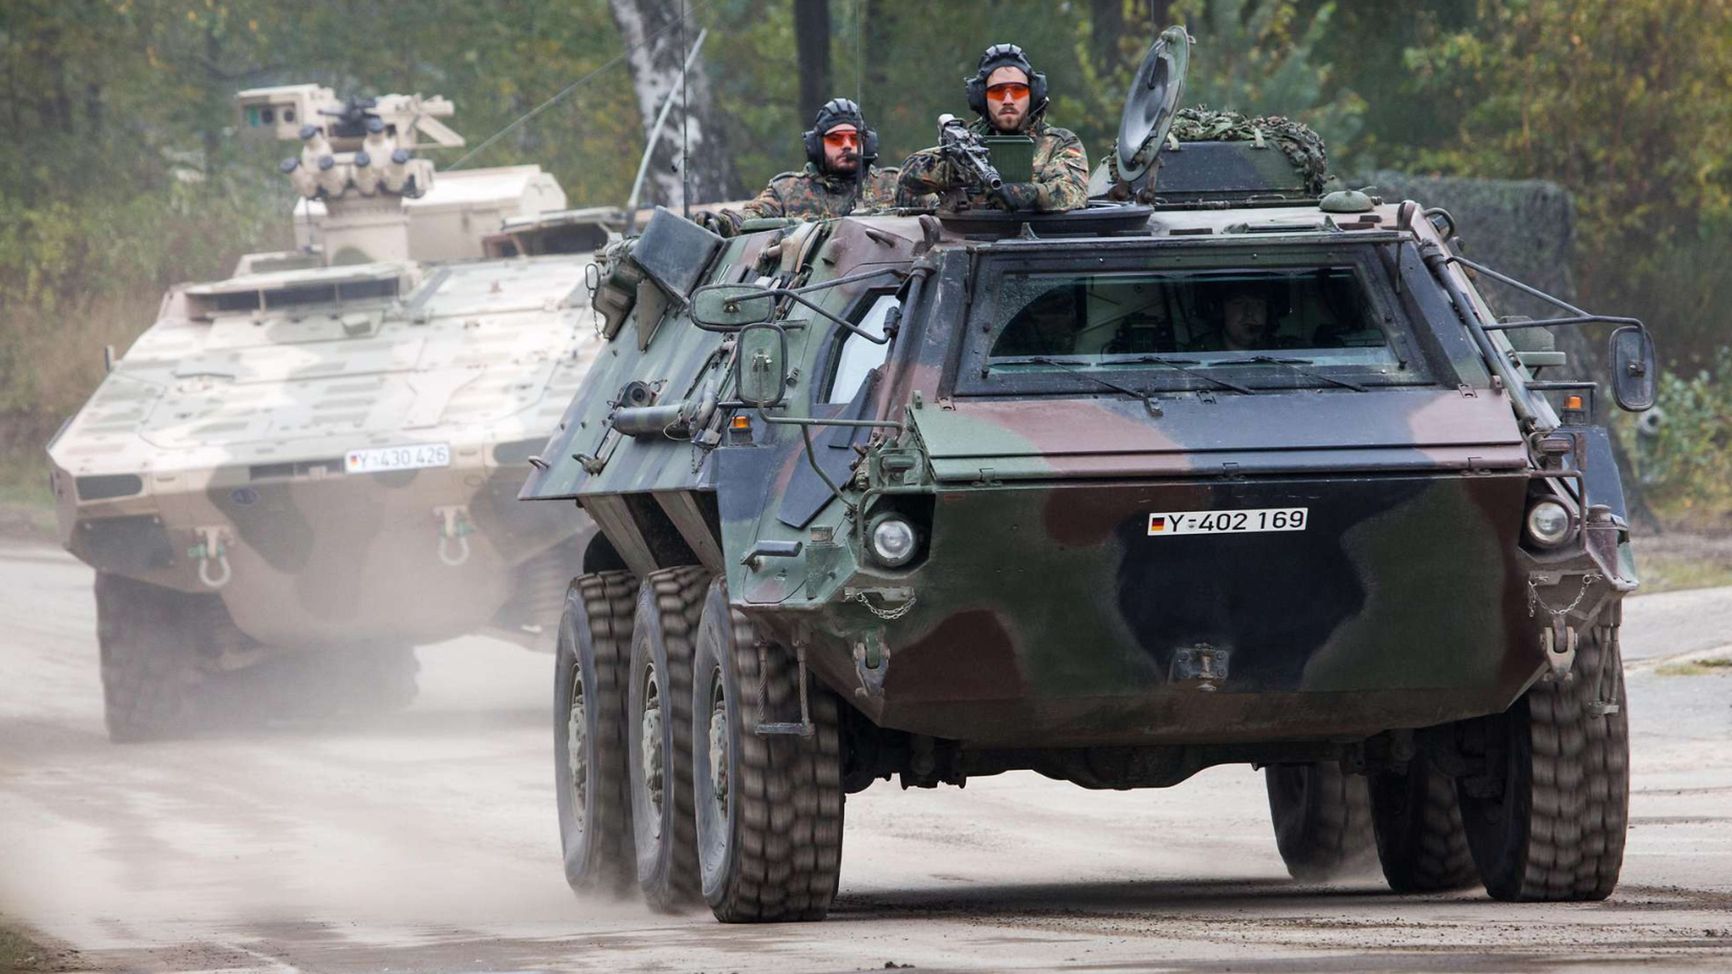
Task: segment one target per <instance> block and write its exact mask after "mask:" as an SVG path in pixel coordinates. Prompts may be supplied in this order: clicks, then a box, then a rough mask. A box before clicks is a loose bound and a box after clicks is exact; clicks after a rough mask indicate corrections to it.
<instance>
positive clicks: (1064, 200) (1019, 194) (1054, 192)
mask: <svg viewBox="0 0 1732 974" xmlns="http://www.w3.org/2000/svg"><path fill="white" fill-rule="evenodd" d="M965 84H966V86H967V92H968V107H969V108H972V109H973V110H974V111H975V113H976V114H978V115H979V116H980V118H979V119H978V120H976V121H975V122H973V123H972V124H971V125H970V126H969V129H970V131H972V132H974V133H975V134H976V135H990V134H1000V135H1012V134H1023V135H1028V136H1031V137H1033V139H1034V180H1033V181H1032V182H1027V183H1005V184H1004V186H1003V187H1001V188H1000V189H998V190H997V191H996V192H992V193H988V192H986V191H984V190H981V189H980V188H978V187H971V186H969V185H968V183H967V180H966V179H965V178H964V177H963V176H962V175H961V174H960V173H959V172H958V171H957V169H956V167H955V166H954V165H952V164H951V162H950V161H949V160H948V159H946V158H945V157H944V155H943V153H942V151H941V150H939V149H938V148H931V149H924V150H922V151H920V152H916V153H915V154H914V155H912V156H909V157H908V160H907V161H906V162H904V163H903V164H902V177H901V181H900V184H899V185H898V187H897V190H898V194H897V195H898V199H899V200H900V201H901V202H903V203H904V204H905V205H912V204H913V202H914V201H915V200H916V199H918V198H919V197H921V196H925V195H927V194H931V193H937V194H939V201H940V202H939V205H941V206H943V207H945V208H948V209H964V208H968V207H979V206H997V207H999V208H1002V209H1009V210H1039V211H1043V212H1051V211H1058V210H1075V209H1079V208H1081V207H1083V206H1084V205H1086V204H1087V202H1088V179H1089V176H1088V173H1089V164H1088V154H1087V153H1086V152H1084V151H1083V146H1082V142H1081V140H1079V139H1078V138H1077V137H1076V134H1075V133H1073V132H1071V131H1069V130H1067V129H1061V128H1057V127H1056V126H1052V125H1048V124H1047V123H1046V117H1045V116H1046V107H1047V92H1046V75H1044V74H1041V73H1039V72H1037V71H1035V70H1034V66H1033V65H1032V64H1030V63H1029V60H1028V56H1027V55H1026V54H1024V53H1023V52H1022V48H1020V47H1017V46H1016V45H1015V44H994V45H993V46H991V47H989V48H987V49H986V53H984V54H982V55H981V56H980V66H979V67H978V68H977V69H976V70H975V72H974V76H973V77H971V78H968V79H966V81H965Z"/></svg>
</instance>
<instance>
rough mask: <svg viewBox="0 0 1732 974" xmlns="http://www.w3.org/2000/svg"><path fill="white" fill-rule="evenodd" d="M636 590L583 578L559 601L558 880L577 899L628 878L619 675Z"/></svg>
mask: <svg viewBox="0 0 1732 974" xmlns="http://www.w3.org/2000/svg"><path fill="white" fill-rule="evenodd" d="M636 594H637V582H636V580H635V579H633V578H632V576H631V573H630V572H601V573H599V574H595V575H583V576H580V577H579V578H577V579H576V580H575V581H573V582H572V583H571V588H570V589H569V590H568V591H567V592H566V595H565V612H564V614H563V615H562V616H561V617H560V620H559V638H558V643H557V655H556V657H555V661H554V685H553V699H554V705H553V751H554V762H553V772H554V775H553V776H554V790H555V795H556V798H557V801H558V804H559V838H560V845H561V847H562V849H563V850H564V853H565V880H566V882H568V883H570V884H571V888H572V889H574V890H577V891H579V892H587V891H591V890H606V891H618V890H623V889H624V888H625V887H626V885H627V884H628V883H629V882H630V878H631V844H630V843H631V834H630V830H631V819H630V806H629V805H628V804H627V801H626V728H625V671H626V654H627V653H628V652H629V651H630V643H631V622H632V610H633V607H634V596H635V595H636Z"/></svg>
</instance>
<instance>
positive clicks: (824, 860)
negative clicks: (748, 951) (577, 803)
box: [692, 580, 842, 923]
mask: <svg viewBox="0 0 1732 974" xmlns="http://www.w3.org/2000/svg"><path fill="white" fill-rule="evenodd" d="M760 650H761V651H762V654H763V660H764V664H763V666H762V668H760V665H759V653H760ZM760 678H761V679H762V686H763V700H764V704H763V706H761V707H760V705H759V685H760ZM807 694H808V706H809V709H810V714H811V719H812V726H813V733H812V735H811V736H810V737H801V736H797V735H783V734H776V735H760V734H757V733H756V732H755V731H756V728H757V727H758V725H759V723H760V722H775V723H781V722H793V721H798V720H799V719H800V693H799V666H798V664H797V662H796V660H795V657H794V655H793V654H792V653H791V652H789V651H788V649H786V648H785V647H782V646H778V645H775V644H773V643H767V642H765V643H762V644H761V643H760V640H759V638H758V636H757V634H756V633H755V632H754V629H753V626H752V624H751V622H750V621H749V620H748V619H747V618H746V617H745V616H744V615H743V614H741V613H739V612H737V611H735V610H733V609H732V608H731V607H730V606H729V605H728V597H727V592H726V590H725V589H724V588H723V585H722V582H721V581H720V580H717V581H715V582H713V583H711V585H710V589H709V593H708V595H707V597H706V598H705V600H704V611H703V619H702V622H701V624H700V626H699V629H698V641H697V653H696V656H695V658H694V661H693V682H692V715H693V719H692V769H693V788H692V793H693V800H694V802H695V803H696V805H697V832H698V835H697V838H698V862H699V866H700V870H701V874H702V883H703V893H704V900H705V901H706V902H708V903H709V905H710V909H711V910H712V911H713V912H714V913H715V915H716V919H718V920H721V921H723V922H726V923H761V922H774V921H787V920H821V919H823V918H824V915H825V913H827V912H828V911H829V909H830V903H831V901H832V900H834V899H835V896H836V884H837V881H838V879H839V878H840V875H841V868H842V760H841V748H840V737H839V732H838V719H839V718H838V714H839V711H838V706H839V705H838V703H837V701H836V698H835V696H833V695H832V694H831V693H830V692H829V691H828V690H826V689H825V688H824V687H823V686H821V685H819V684H817V683H816V682H812V683H810V684H809V685H808V687H807ZM718 701H719V704H720V706H719V707H718ZM717 714H720V715H721V716H722V718H723V719H722V720H721V721H720V723H715V724H713V722H712V718H713V717H715V716H716V715H717ZM712 727H714V729H715V737H714V738H712ZM712 740H714V743H715V744H716V745H718V746H719V748H720V750H718V751H716V753H717V754H719V755H721V756H722V757H723V758H724V759H725V771H724V774H723V776H722V781H723V782H724V784H725V789H724V792H725V796H726V800H725V802H723V801H718V800H717V788H716V784H717V776H716V774H715V771H714V770H713V769H712V763H711V753H712V750H713V748H712Z"/></svg>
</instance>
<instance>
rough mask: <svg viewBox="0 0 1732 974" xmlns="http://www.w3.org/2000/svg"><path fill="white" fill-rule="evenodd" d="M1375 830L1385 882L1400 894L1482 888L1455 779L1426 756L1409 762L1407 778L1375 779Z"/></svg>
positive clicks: (1392, 774)
mask: <svg viewBox="0 0 1732 974" xmlns="http://www.w3.org/2000/svg"><path fill="white" fill-rule="evenodd" d="M1371 824H1372V830H1373V831H1374V832H1375V833H1376V834H1377V859H1378V861H1379V862H1380V863H1381V864H1382V866H1383V877H1384V878H1385V879H1387V880H1389V888H1390V889H1393V890H1395V891H1396V892H1397V893H1435V892H1441V891H1443V890H1453V889H1466V888H1468V887H1469V886H1473V885H1474V884H1476V883H1478V882H1479V873H1478V872H1476V871H1475V870H1474V867H1473V856H1472V855H1471V854H1470V853H1469V852H1468V849H1467V833H1466V832H1465V831H1463V830H1462V825H1461V806H1460V804H1459V803H1458V802H1457V801H1456V799H1455V779H1454V778H1451V777H1450V776H1449V775H1447V774H1444V773H1443V772H1442V771H1440V770H1438V769H1437V767H1436V766H1435V765H1433V764H1432V763H1431V761H1430V759H1428V758H1427V757H1426V756H1425V753H1424V752H1420V753H1419V754H1416V755H1414V757H1413V759H1412V760H1410V761H1408V762H1407V770H1406V771H1405V772H1396V771H1381V772H1378V773H1376V774H1374V775H1372V776H1371Z"/></svg>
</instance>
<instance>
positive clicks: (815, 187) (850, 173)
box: [698, 98, 896, 237]
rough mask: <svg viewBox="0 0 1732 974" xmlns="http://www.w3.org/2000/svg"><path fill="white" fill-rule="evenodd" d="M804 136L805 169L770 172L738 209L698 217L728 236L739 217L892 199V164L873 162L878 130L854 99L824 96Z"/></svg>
mask: <svg viewBox="0 0 1732 974" xmlns="http://www.w3.org/2000/svg"><path fill="white" fill-rule="evenodd" d="M802 137H803V139H804V141H805V144H806V167H805V168H804V169H802V170H800V171H799V172H785V173H779V174H777V175H776V176H774V177H772V178H771V179H770V184H769V185H768V186H765V187H764V191H763V192H761V193H759V194H758V195H757V197H756V198H754V199H753V200H752V201H751V202H749V203H747V204H746V205H745V206H743V207H741V208H740V211H739V212H735V211H733V210H722V211H721V212H719V213H715V214H700V217H699V221H698V222H700V223H701V224H703V225H704V226H706V227H709V228H710V229H711V230H714V231H715V232H717V233H719V234H721V235H722V236H724V237H728V236H732V235H733V234H734V233H736V232H738V231H739V229H740V224H741V223H742V222H744V221H746V220H751V219H755V218H759V217H774V216H791V217H798V218H800V219H805V220H821V219H827V218H830V217H838V216H847V215H848V214H849V213H852V212H853V211H854V210H855V209H856V208H858V209H865V210H875V209H883V208H884V207H887V206H890V205H892V204H893V203H894V202H895V198H896V170H895V169H880V168H878V167H877V166H875V165H873V162H875V161H876V160H877V158H878V133H877V132H875V131H873V130H872V129H870V128H867V127H866V117H865V116H864V115H862V114H861V112H860V106H859V105H857V104H855V103H854V102H853V100H852V99H848V98H832V99H830V100H829V101H827V102H825V103H824V107H822V108H820V109H818V115H817V117H816V118H815V119H813V122H812V127H811V128H810V129H808V130H807V131H806V132H805V133H804V134H803V136H802Z"/></svg>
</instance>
